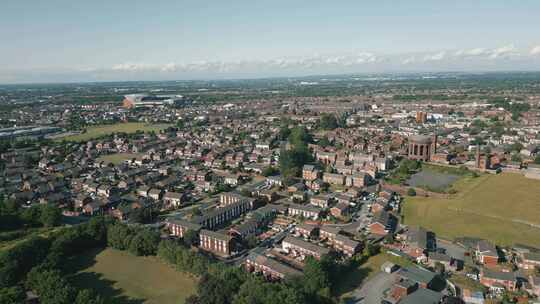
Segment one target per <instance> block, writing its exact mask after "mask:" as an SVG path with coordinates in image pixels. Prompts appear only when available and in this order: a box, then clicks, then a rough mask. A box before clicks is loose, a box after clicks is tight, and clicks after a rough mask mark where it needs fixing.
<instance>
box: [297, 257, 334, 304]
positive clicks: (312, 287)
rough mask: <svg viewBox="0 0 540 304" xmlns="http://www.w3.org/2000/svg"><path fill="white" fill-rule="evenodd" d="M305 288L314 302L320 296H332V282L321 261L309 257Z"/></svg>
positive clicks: (306, 264) (304, 281)
mask: <svg viewBox="0 0 540 304" xmlns="http://www.w3.org/2000/svg"><path fill="white" fill-rule="evenodd" d="M303 288H304V292H305V293H306V295H309V296H310V297H311V298H312V299H311V300H313V301H314V302H317V300H316V299H318V298H319V297H323V298H327V297H330V291H331V284H330V278H329V275H328V272H327V271H326V269H325V268H324V264H323V263H321V261H317V260H316V259H314V258H313V257H308V258H307V259H306V262H305V266H304V280H303Z"/></svg>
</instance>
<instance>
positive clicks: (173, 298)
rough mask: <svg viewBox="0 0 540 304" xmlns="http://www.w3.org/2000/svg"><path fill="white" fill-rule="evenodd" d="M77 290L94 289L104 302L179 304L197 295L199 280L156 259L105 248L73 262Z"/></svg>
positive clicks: (74, 282)
mask: <svg viewBox="0 0 540 304" xmlns="http://www.w3.org/2000/svg"><path fill="white" fill-rule="evenodd" d="M72 262H73V267H74V269H77V270H78V271H77V273H76V274H74V275H72V276H71V277H70V278H69V280H70V282H72V283H73V284H74V285H75V286H76V287H79V288H92V289H94V290H95V291H96V292H98V293H99V294H101V295H102V296H104V297H105V298H106V301H105V302H107V303H108V302H112V301H114V303H121V304H138V303H155V304H158V303H159V304H179V303H184V301H185V299H186V298H187V297H188V296H190V295H192V294H194V293H195V288H196V279H195V278H193V277H191V276H190V275H188V274H185V273H182V272H178V271H176V270H174V269H173V268H172V267H170V266H168V265H166V264H163V263H162V262H160V261H159V260H158V259H157V258H155V257H137V256H133V255H130V254H129V253H127V252H124V251H118V250H115V249H105V250H98V251H93V252H89V253H87V254H85V255H82V256H79V257H77V259H76V260H74V261H72Z"/></svg>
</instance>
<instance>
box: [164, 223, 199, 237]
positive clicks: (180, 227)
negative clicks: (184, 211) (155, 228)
mask: <svg viewBox="0 0 540 304" xmlns="http://www.w3.org/2000/svg"><path fill="white" fill-rule="evenodd" d="M166 223H167V224H166V225H167V228H168V229H169V232H170V234H171V235H174V236H178V237H184V234H185V233H186V232H187V231H188V230H193V231H195V232H199V230H201V226H200V225H197V224H195V223H192V222H189V221H186V220H181V219H167V221H166Z"/></svg>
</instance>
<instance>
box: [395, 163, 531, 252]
mask: <svg viewBox="0 0 540 304" xmlns="http://www.w3.org/2000/svg"><path fill="white" fill-rule="evenodd" d="M454 188H455V189H456V190H458V194H456V195H455V196H453V197H452V198H450V199H442V198H431V197H428V198H425V197H407V198H406V199H405V203H404V206H403V215H404V222H405V224H407V225H421V226H423V227H425V228H428V229H431V230H433V231H434V232H436V233H437V234H438V235H439V236H442V237H444V238H449V239H453V238H455V237H460V236H470V237H480V238H485V239H489V240H491V241H493V242H495V243H496V244H500V245H512V244H515V243H523V244H528V245H532V246H540V181H538V180H532V179H527V178H525V177H523V176H522V175H519V174H511V173H503V174H499V175H489V174H486V175H482V176H480V177H477V178H473V177H466V178H463V179H461V180H459V181H457V182H456V183H455V185H454Z"/></svg>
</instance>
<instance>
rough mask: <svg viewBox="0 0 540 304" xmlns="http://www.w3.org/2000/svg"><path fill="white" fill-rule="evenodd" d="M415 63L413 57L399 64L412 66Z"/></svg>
mask: <svg viewBox="0 0 540 304" xmlns="http://www.w3.org/2000/svg"><path fill="white" fill-rule="evenodd" d="M415 62H416V58H415V57H409V58H405V59H403V60H402V61H401V64H412V63H415Z"/></svg>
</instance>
